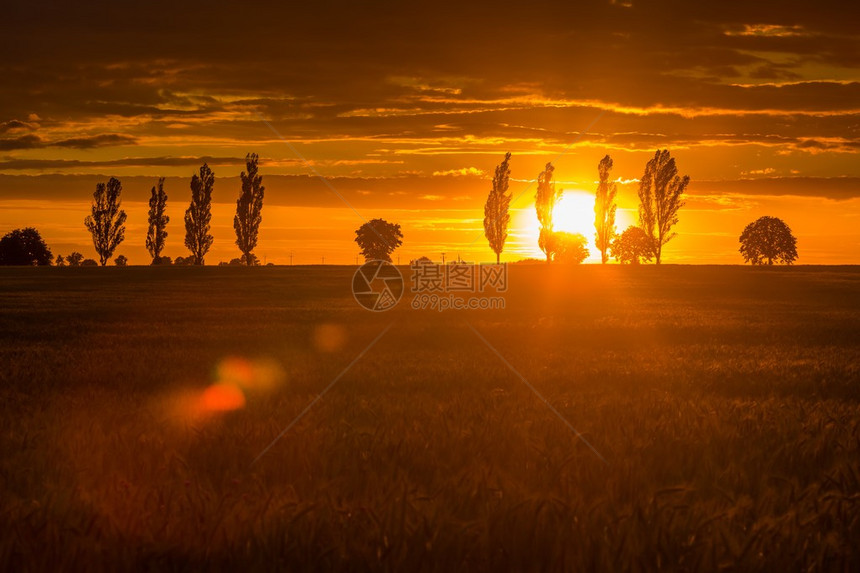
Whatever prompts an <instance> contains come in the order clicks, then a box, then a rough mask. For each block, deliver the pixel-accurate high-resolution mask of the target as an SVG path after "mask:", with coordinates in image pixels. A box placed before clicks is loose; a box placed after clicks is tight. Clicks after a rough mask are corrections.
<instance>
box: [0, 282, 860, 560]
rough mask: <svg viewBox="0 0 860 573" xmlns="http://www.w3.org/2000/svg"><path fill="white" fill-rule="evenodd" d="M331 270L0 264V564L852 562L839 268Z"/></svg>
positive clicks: (850, 431) (859, 357)
mask: <svg viewBox="0 0 860 573" xmlns="http://www.w3.org/2000/svg"><path fill="white" fill-rule="evenodd" d="M353 270H354V269H351V268H346V267H340V268H338V267H278V268H265V267H263V268H251V269H245V268H216V267H212V268H193V267H175V268H126V269H122V268H105V269H100V268H95V269H87V268H79V269H74V268H33V269H0V325H2V329H0V337H2V346H0V453H2V459H0V569H3V570H6V571H25V570H51V571H54V570H70V569H84V570H90V571H97V570H119V569H128V568H138V569H145V570H174V571H182V570H189V571H190V570H197V569H200V568H209V569H223V570H321V571H322V570H350V571H364V570H391V571H394V570H396V571H416V572H417V571H472V570H477V571H586V570H633V571H637V570H638V571H650V570H686V571H697V570H717V569H720V570H726V569H727V570H780V571H788V570H803V571H807V570H810V571H812V570H846V571H847V570H855V571H856V570H858V568H860V549H858V547H860V546H858V540H860V344H858V343H860V269H857V268H848V267H846V268H838V267H832V268H823V267H822V268H815V267H796V268H787V269H753V268H740V267H671V266H666V267H663V268H656V267H653V266H645V267H641V268H635V267H634V268H631V267H618V266H612V267H608V268H600V267H595V266H584V267H575V268H548V267H544V266H540V265H536V266H521V267H512V268H511V269H510V277H509V283H510V288H509V291H508V292H507V293H506V295H505V296H506V309H505V310H493V311H486V310H484V311H450V312H443V313H440V312H434V311H416V310H412V309H411V308H409V304H408V300H406V301H401V303H400V304H399V305H398V306H397V307H396V308H395V309H393V310H391V311H389V312H386V313H371V312H368V311H365V310H363V309H361V308H360V307H359V306H358V305H357V304H356V303H355V301H354V300H353V298H352V295H351V293H350V291H349V286H350V279H351V276H352V273H353ZM407 272H408V271H407ZM407 296H408V295H407ZM389 325H390V330H388V331H386V332H385V334H384V335H383V336H382V337H381V338H379V340H378V341H377V342H376V343H375V344H374V345H373V346H372V347H371V348H370V349H369V350H367V352H366V353H365V354H364V355H363V356H361V357H360V358H359V359H358V360H357V361H355V363H354V365H353V366H352V367H351V368H350V369H349V370H348V371H347V372H346V373H345V374H344V375H343V376H342V377H341V378H340V379H338V380H337V382H336V384H335V385H334V386H332V387H331V389H330V390H329V391H328V392H327V393H326V394H325V395H324V396H323V397H322V398H321V399H320V400H319V401H318V402H316V403H315V404H314V405H313V406H312V407H311V408H310V409H309V410H308V412H307V413H306V415H304V417H302V418H301V419H300V420H299V421H298V422H297V423H296V424H295V425H294V426H292V427H291V428H290V429H289V430H288V431H287V432H286V433H285V434H284V435H283V436H282V438H281V439H280V440H279V441H277V442H276V443H275V444H274V445H273V446H272V447H271V449H269V450H268V451H267V452H266V453H265V455H263V456H262V457H261V458H260V459H259V460H258V461H257V462H256V463H252V462H253V461H254V460H255V458H257V456H258V455H259V454H260V453H261V452H262V451H263V450H264V449H265V448H266V447H267V446H268V445H269V444H270V443H271V442H272V440H274V439H275V437H276V436H278V434H279V433H280V432H281V431H282V430H283V429H284V428H285V427H286V426H287V425H288V424H289V423H290V422H291V421H292V420H293V419H294V418H295V417H296V416H297V415H298V414H299V413H300V412H302V410H303V409H304V408H305V407H306V406H308V405H309V404H310V403H311V402H312V401H313V400H314V398H315V397H316V396H317V395H318V394H319V393H320V392H322V391H323V390H324V389H325V388H326V387H327V386H328V385H329V384H330V383H331V382H332V381H333V380H335V379H336V377H337V376H338V375H339V374H340V373H341V372H342V371H343V370H344V369H345V368H347V367H348V366H349V365H350V363H352V362H353V360H355V359H356V357H358V356H359V355H360V354H361V353H362V352H363V351H365V350H366V349H367V346H368V345H369V344H370V343H371V342H372V341H373V340H374V339H375V338H376V337H377V336H378V335H379V334H380V333H381V332H383V330H384V329H385V328H386V327H389ZM473 329H474V330H473ZM475 331H477V333H479V335H480V336H479V335H478V334H476V332H475ZM481 337H483V338H484V339H485V340H486V342H488V343H489V344H490V345H492V347H493V348H494V349H495V351H497V352H498V353H499V354H500V355H501V356H502V357H504V359H505V360H507V361H508V363H509V364H510V365H511V367H512V368H513V369H515V370H516V371H517V372H519V374H520V375H522V377H523V378H524V379H525V380H523V379H521V378H520V377H519V376H518V375H517V374H515V373H514V372H512V371H511V369H509V368H508V366H507V365H506V364H505V362H504V361H503V360H502V359H501V358H500V357H499V356H498V355H497V354H496V352H495V351H494V350H492V349H491V348H489V347H488V345H487V344H485V342H484V340H482V338H481ZM225 379H228V381H229V380H230V379H239V380H240V381H243V383H244V384H245V387H246V391H245V393H244V394H243V395H239V396H234V395H226V396H225V395H222V394H218V393H217V392H216V391H212V390H211V387H210V385H211V384H213V383H216V382H219V381H221V382H223V381H224V380H225ZM529 385H531V386H533V387H534V389H536V390H537V391H538V392H539V393H540V394H541V395H542V396H544V397H545V398H546V400H547V401H548V402H549V404H550V405H551V406H552V408H554V409H555V410H557V412H558V413H559V414H560V415H561V416H562V417H563V418H564V419H565V420H566V421H567V422H568V423H569V424H570V425H572V426H573V427H575V428H576V430H578V431H579V432H581V433H582V437H583V438H585V440H587V442H588V443H589V444H591V446H593V448H594V450H595V451H592V449H590V448H589V447H588V445H587V444H586V442H584V441H583V440H582V439H580V438H579V437H577V435H576V434H575V433H574V432H573V431H571V429H570V428H569V427H568V426H567V425H566V423H565V421H563V420H562V419H560V418H559V417H557V416H556V415H555V413H554V412H553V410H552V409H551V408H550V407H549V406H548V405H547V404H546V403H544V402H543V401H541V399H540V398H539V397H538V396H537V395H536V394H535V393H534V392H533V391H532V389H531V388H530V387H529ZM207 388H210V391H208V393H206V392H207V391H206V389H207ZM223 388H224V387H223V386H217V387H216V390H217V389H223ZM213 392H214V393H213ZM242 399H243V400H244V406H243V407H241V408H237V409H235V410H232V411H224V412H210V413H205V412H203V409H205V408H204V407H210V408H211V407H219V406H223V407H226V406H227V405H230V401H231V400H233V401H235V403H234V404H232V405H235V406H238V405H240V404H241V400H242ZM225 401H226V402H225ZM601 458H603V459H601ZM604 460H605V461H604Z"/></svg>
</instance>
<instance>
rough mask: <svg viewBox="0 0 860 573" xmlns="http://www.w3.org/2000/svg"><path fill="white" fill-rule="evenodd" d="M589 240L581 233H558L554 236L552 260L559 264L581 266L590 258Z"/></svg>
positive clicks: (552, 240)
mask: <svg viewBox="0 0 860 573" xmlns="http://www.w3.org/2000/svg"><path fill="white" fill-rule="evenodd" d="M587 243H588V239H586V238H585V237H584V236H582V235H581V234H579V233H567V232H564V231H556V232H555V233H553V234H552V239H551V251H552V253H553V255H552V260H553V261H556V262H558V263H574V264H579V263H581V262H582V261H584V260H585V259H586V258H587V257H588V247H586V244H587Z"/></svg>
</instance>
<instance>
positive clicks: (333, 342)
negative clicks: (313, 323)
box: [313, 324, 346, 352]
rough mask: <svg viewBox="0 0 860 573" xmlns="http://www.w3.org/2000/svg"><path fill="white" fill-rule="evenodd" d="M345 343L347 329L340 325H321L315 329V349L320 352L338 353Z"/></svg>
mask: <svg viewBox="0 0 860 573" xmlns="http://www.w3.org/2000/svg"><path fill="white" fill-rule="evenodd" d="M345 343H346V329H345V328H344V327H343V326H341V325H339V324H320V325H319V326H317V327H316V328H315V329H314V333H313V344H314V348H316V349H317V350H318V351H320V352H337V351H338V350H340V349H341V348H343V345H344V344H345Z"/></svg>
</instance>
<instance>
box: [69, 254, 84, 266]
mask: <svg viewBox="0 0 860 573" xmlns="http://www.w3.org/2000/svg"><path fill="white" fill-rule="evenodd" d="M83 260H84V256H83V255H82V254H80V253H79V252H77V251H72V252H71V253H69V256H68V257H66V262H67V263H69V266H70V267H79V266H81V263H82V262H83Z"/></svg>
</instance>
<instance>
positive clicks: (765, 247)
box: [739, 216, 797, 265]
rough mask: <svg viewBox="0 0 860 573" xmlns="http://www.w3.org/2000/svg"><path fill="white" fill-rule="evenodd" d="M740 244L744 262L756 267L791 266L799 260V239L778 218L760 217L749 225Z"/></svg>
mask: <svg viewBox="0 0 860 573" xmlns="http://www.w3.org/2000/svg"><path fill="white" fill-rule="evenodd" d="M740 243H741V247H740V249H739V251H740V253H741V256H742V257H743V258H744V261H746V262H748V263H752V264H754V265H772V264H774V263H784V264H786V265H790V264H792V263H793V262H794V261H795V260H796V259H797V239H796V238H795V236H794V235H792V233H791V229H790V228H789V226H788V225H786V224H785V222H784V221H783V220H782V219H779V218H777V217H769V216H764V217H760V218H759V219H757V220H755V221H753V222H752V223H750V224H749V225H747V226H746V228H745V229H744V231H743V233H741V236H740Z"/></svg>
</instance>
